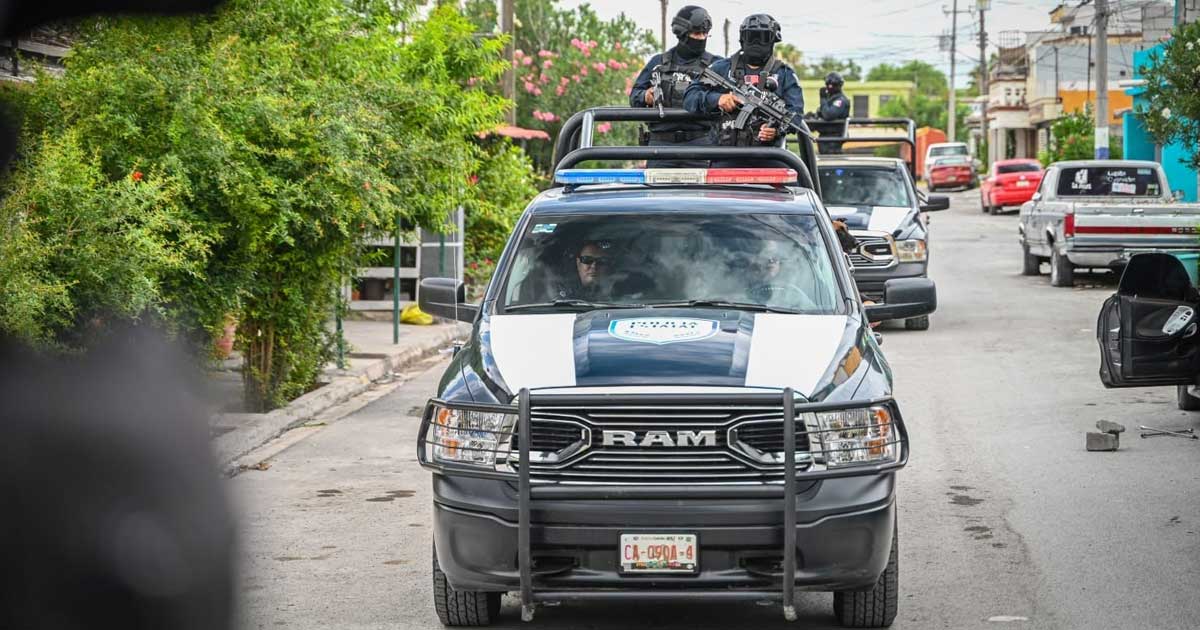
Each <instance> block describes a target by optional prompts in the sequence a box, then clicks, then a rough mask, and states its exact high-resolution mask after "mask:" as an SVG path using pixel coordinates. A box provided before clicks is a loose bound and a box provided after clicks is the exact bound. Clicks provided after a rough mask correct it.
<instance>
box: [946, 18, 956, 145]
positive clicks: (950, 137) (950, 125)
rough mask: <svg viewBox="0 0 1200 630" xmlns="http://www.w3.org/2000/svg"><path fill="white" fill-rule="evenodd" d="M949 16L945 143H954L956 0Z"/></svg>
mask: <svg viewBox="0 0 1200 630" xmlns="http://www.w3.org/2000/svg"><path fill="white" fill-rule="evenodd" d="M950 15H951V17H950V111H949V113H948V116H947V118H946V120H947V123H946V126H947V130H946V141H947V142H954V141H955V139H956V138H957V137H958V136H957V135H956V134H955V129H954V124H955V122H956V119H957V118H958V116H956V115H955V114H956V113H957V112H958V103H957V102H956V101H957V96H958V95H957V93H956V90H955V89H954V63H955V61H956V60H955V57H956V56H957V53H958V48H957V47H958V0H954V8H953V9H952V10H951V12H950Z"/></svg>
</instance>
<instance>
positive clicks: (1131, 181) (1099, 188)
mask: <svg viewBox="0 0 1200 630" xmlns="http://www.w3.org/2000/svg"><path fill="white" fill-rule="evenodd" d="M1161 194H1162V189H1161V188H1160V184H1159V181H1158V173H1157V171H1156V170H1155V169H1153V168H1133V167H1125V166H1100V167H1072V168H1064V169H1062V172H1061V173H1060V174H1059V176H1058V196H1059V197H1096V196H1103V197H1108V196H1127V197H1145V196H1159V195H1161Z"/></svg>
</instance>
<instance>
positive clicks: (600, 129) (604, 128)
mask: <svg viewBox="0 0 1200 630" xmlns="http://www.w3.org/2000/svg"><path fill="white" fill-rule="evenodd" d="M610 131H612V123H606V122H604V123H600V124H599V125H596V133H608V132H610Z"/></svg>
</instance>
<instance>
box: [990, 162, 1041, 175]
mask: <svg viewBox="0 0 1200 630" xmlns="http://www.w3.org/2000/svg"><path fill="white" fill-rule="evenodd" d="M1040 170H1042V167H1041V165H1040V164H1035V163H1033V162H1021V163H1018V164H997V165H996V174H997V175H1005V174H1008V173H1037V172H1038V171H1040Z"/></svg>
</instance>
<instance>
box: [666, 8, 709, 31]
mask: <svg viewBox="0 0 1200 630" xmlns="http://www.w3.org/2000/svg"><path fill="white" fill-rule="evenodd" d="M711 30H712V16H710V15H709V14H708V11H705V10H704V9H703V8H701V7H698V6H695V5H691V4H689V5H688V6H686V7H683V8H682V9H680V10H679V13H676V14H675V19H674V20H671V32H672V33H675V37H678V38H679V39H683V38H685V37H687V36H688V33H707V32H709V31H711Z"/></svg>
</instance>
